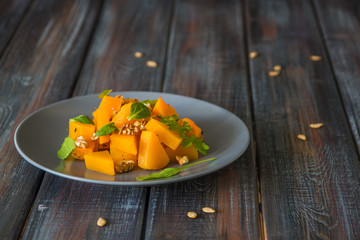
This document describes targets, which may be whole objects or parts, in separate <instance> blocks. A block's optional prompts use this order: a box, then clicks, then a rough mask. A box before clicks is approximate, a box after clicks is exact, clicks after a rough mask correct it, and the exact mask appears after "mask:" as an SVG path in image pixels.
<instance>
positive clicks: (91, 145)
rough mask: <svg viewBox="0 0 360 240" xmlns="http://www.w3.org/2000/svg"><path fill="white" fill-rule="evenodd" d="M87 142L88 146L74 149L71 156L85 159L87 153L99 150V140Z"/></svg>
mask: <svg viewBox="0 0 360 240" xmlns="http://www.w3.org/2000/svg"><path fill="white" fill-rule="evenodd" d="M87 143H88V145H87V146H86V148H81V147H76V148H75V149H74V150H73V151H72V153H71V156H72V157H73V158H76V159H79V160H84V156H85V154H88V153H92V152H96V151H97V150H98V148H97V142H95V141H91V140H90V141H87Z"/></svg>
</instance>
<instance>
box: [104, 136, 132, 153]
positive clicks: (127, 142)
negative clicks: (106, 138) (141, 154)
mask: <svg viewBox="0 0 360 240" xmlns="http://www.w3.org/2000/svg"><path fill="white" fill-rule="evenodd" d="M114 147H115V148H117V149H118V150H120V151H123V152H126V153H129V154H133V155H137V154H138V138H137V136H135V135H119V134H112V135H111V136H110V151H111V149H112V148H114Z"/></svg>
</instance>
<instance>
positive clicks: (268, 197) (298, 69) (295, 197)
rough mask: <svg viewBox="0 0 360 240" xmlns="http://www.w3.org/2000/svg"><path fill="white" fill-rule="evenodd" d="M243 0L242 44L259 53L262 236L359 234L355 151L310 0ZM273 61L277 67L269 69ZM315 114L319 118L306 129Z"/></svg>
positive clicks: (254, 71) (255, 81) (255, 75)
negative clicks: (277, 72)
mask: <svg viewBox="0 0 360 240" xmlns="http://www.w3.org/2000/svg"><path fill="white" fill-rule="evenodd" d="M246 3H247V8H246V12H247V19H248V29H249V32H248V34H247V36H248V42H249V51H258V52H259V54H260V55H259V57H257V58H255V59H250V70H251V83H252V93H253V102H254V116H255V123H256V125H255V126H256V139H257V147H256V148H257V157H258V161H259V171H260V172H259V173H260V186H261V200H262V213H263V219H264V230H265V237H266V238H269V239H305V238H307V239H358V238H359V228H360V226H359V223H360V216H359V198H360V193H359V189H360V179H359V171H360V163H359V156H358V154H357V151H356V147H355V145H354V142H353V139H352V136H351V131H350V128H349V124H348V122H347V119H346V116H345V113H344V110H343V107H342V104H341V99H340V96H339V93H338V91H337V87H336V84H335V80H334V76H333V75H332V71H331V68H330V64H329V60H328V59H327V57H326V51H325V49H324V46H323V42H322V38H321V35H320V32H319V28H318V26H317V22H316V18H315V16H314V11H313V10H314V9H313V8H312V5H311V3H310V1H285V0H276V1H271V0H270V1H269V0H257V1H247V2H246ZM326 4H328V2H326ZM326 4H325V3H324V5H326ZM311 55H320V56H322V58H323V60H322V61H319V62H312V61H310V60H309V59H310V56H311ZM278 64H279V65H281V66H282V68H283V70H282V71H281V73H280V75H279V76H277V77H269V76H268V71H270V70H271V69H272V68H273V66H274V65H278ZM316 122H323V123H324V126H323V127H322V128H320V129H311V128H310V127H309V124H310V123H316ZM300 133H303V134H305V135H306V136H307V141H301V140H299V139H297V134H300Z"/></svg>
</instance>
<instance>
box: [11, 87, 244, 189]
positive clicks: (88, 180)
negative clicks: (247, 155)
mask: <svg viewBox="0 0 360 240" xmlns="http://www.w3.org/2000/svg"><path fill="white" fill-rule="evenodd" d="M142 93H144V94H148V93H151V94H157V95H159V97H163V96H165V95H167V96H175V97H180V98H187V99H189V100H195V101H198V102H201V103H205V104H210V105H212V106H213V107H216V108H221V109H222V110H224V111H226V112H227V113H228V114H230V115H232V116H235V117H236V118H237V120H238V121H239V122H240V125H242V126H241V128H242V130H245V132H244V133H243V134H245V137H246V142H244V143H243V144H244V147H243V149H242V150H241V151H240V152H239V153H237V154H236V156H234V158H233V160H230V161H227V162H225V163H224V164H221V163H220V165H219V166H218V167H217V168H209V169H205V170H204V171H201V172H197V173H194V174H190V175H185V176H181V177H176V176H174V177H170V178H164V179H155V180H149V181H116V180H114V181H107V180H96V179H91V178H83V177H78V176H74V175H70V174H65V173H62V172H59V171H56V170H53V169H50V168H48V167H45V166H43V165H41V164H39V163H38V162H36V161H34V160H33V159H31V158H30V157H29V156H27V155H26V154H25V153H24V152H23V151H22V149H21V147H20V146H19V143H18V138H19V132H20V131H21V128H22V127H23V125H24V123H25V122H26V121H27V120H28V119H30V118H32V117H33V116H35V115H36V114H37V113H39V112H41V111H44V110H46V109H48V108H52V107H54V106H56V105H60V104H62V103H64V102H68V101H74V100H77V99H81V98H85V97H97V96H98V95H99V93H97V94H96V93H95V94H88V95H82V96H75V97H71V98H67V99H63V100H60V101H57V102H54V103H51V104H48V105H45V106H43V107H41V108H39V109H37V110H35V111H34V112H32V113H31V114H29V115H28V116H26V117H25V118H24V119H23V120H22V121H21V122H20V123H19V125H18V126H17V128H16V130H15V133H14V144H15V147H16V150H17V151H18V152H19V154H20V155H21V157H23V158H24V159H25V160H26V161H27V162H28V163H30V164H31V165H33V166H35V167H37V168H38V169H40V170H42V171H45V172H48V173H51V174H54V175H56V176H59V177H62V178H66V179H71V180H75V181H80V182H86V183H93V184H102V185H113V186H129V187H149V186H156V185H163V184H170V183H175V182H183V181H187V180H190V179H194V178H199V177H202V176H204V175H208V174H211V173H213V172H216V171H219V170H220V169H223V168H224V167H226V166H228V165H230V164H232V163H234V162H235V161H236V160H238V159H239V157H240V156H241V155H243V154H244V152H245V151H246V150H247V148H248V146H249V144H250V132H249V129H248V127H247V126H246V124H245V123H244V121H243V120H242V119H241V118H239V117H238V116H237V115H236V114H234V113H232V112H230V111H229V110H227V109H225V108H223V107H221V106H218V105H216V104H213V103H210V102H207V101H205V100H202V99H198V98H194V97H189V96H184V95H180V94H174V93H165V92H154V91H115V92H111V94H112V95H113V94H120V95H124V94H125V95H126V94H138V95H141V94H142ZM63 161H65V160H63ZM215 161H216V160H215ZM211 162H212V161H211ZM211 162H208V163H203V164H210V163H211ZM199 165H202V164H199ZM160 170H161V169H160ZM160 170H159V171H160Z"/></svg>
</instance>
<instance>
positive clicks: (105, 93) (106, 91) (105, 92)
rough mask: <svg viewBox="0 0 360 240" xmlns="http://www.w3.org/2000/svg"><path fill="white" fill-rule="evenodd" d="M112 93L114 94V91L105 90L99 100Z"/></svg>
mask: <svg viewBox="0 0 360 240" xmlns="http://www.w3.org/2000/svg"><path fill="white" fill-rule="evenodd" d="M111 92H112V89H108V90H104V91H102V92H101V93H100V94H99V96H98V98H99V99H102V98H103V97H104V96H106V95H109V93H111Z"/></svg>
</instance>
